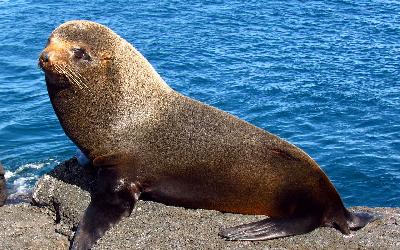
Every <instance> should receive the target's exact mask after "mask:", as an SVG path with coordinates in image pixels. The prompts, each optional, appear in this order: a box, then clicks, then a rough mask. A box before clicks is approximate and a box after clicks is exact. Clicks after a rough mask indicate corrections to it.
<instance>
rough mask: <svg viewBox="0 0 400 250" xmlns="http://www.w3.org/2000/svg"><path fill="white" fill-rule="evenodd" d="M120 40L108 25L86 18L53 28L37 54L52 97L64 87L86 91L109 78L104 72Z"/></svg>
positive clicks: (76, 90)
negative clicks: (44, 44)
mask: <svg viewBox="0 0 400 250" xmlns="http://www.w3.org/2000/svg"><path fill="white" fill-rule="evenodd" d="M121 40H122V39H121V38H120V37H119V36H118V35H117V34H115V33H114V32H113V31H111V30H110V29H109V28H107V27H105V26H103V25H100V24H97V23H93V22H89V21H70V22H67V23H64V24H62V25H61V26H59V27H58V28H57V29H56V30H54V31H53V32H52V34H51V35H50V37H49V39H48V42H47V45H46V48H45V49H44V50H43V52H42V53H41V55H40V57H39V66H40V67H41V68H42V69H43V71H44V72H45V76H46V83H47V87H48V90H49V93H50V95H51V97H52V95H54V94H57V93H58V92H59V91H65V90H70V91H73V92H74V93H75V94H77V93H87V92H90V91H93V90H95V89H97V88H98V87H97V86H96V87H94V86H93V85H101V84H102V83H103V84H104V83H105V82H110V79H107V74H106V72H107V71H108V70H109V67H110V66H111V65H110V64H111V62H112V60H113V58H114V57H115V54H116V53H115V50H118V49H119V48H118V47H119V45H120V44H121ZM122 44H124V43H122ZM117 54H118V53H117ZM93 76H97V77H93ZM100 78H102V79H100Z"/></svg>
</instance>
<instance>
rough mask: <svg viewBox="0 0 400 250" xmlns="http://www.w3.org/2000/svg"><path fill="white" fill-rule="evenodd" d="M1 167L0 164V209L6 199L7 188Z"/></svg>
mask: <svg viewBox="0 0 400 250" xmlns="http://www.w3.org/2000/svg"><path fill="white" fill-rule="evenodd" d="M4 175H5V172H4V168H3V165H1V163H0V207H1V206H3V205H4V203H5V202H6V199H7V186H6V178H5V176H4Z"/></svg>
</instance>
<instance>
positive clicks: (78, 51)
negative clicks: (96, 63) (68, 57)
mask: <svg viewBox="0 0 400 250" xmlns="http://www.w3.org/2000/svg"><path fill="white" fill-rule="evenodd" d="M72 52H73V53H74V56H75V58H76V59H83V60H87V61H89V60H90V56H89V54H88V53H86V51H85V49H82V48H73V49H72Z"/></svg>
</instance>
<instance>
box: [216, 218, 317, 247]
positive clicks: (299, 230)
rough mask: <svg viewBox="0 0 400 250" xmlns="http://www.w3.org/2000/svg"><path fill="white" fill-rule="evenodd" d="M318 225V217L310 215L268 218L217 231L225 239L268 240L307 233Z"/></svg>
mask: <svg viewBox="0 0 400 250" xmlns="http://www.w3.org/2000/svg"><path fill="white" fill-rule="evenodd" d="M318 226H319V224H318V218H316V217H312V216H307V217H296V218H286V219H272V218H268V219H265V220H262V221H257V222H253V223H249V224H244V225H240V226H236V227H231V228H227V229H224V230H222V231H220V232H219V236H221V237H223V238H225V239H227V240H254V241H255V240H270V239H275V238H281V237H285V236H291V235H297V234H304V233H308V232H310V231H312V230H314V229H315V228H317V227H318Z"/></svg>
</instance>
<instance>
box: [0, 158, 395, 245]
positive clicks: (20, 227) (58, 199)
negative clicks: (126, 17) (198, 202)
mask: <svg viewBox="0 0 400 250" xmlns="http://www.w3.org/2000/svg"><path fill="white" fill-rule="evenodd" d="M93 180H94V173H92V172H91V171H90V170H89V169H85V168H82V167H80V166H78V164H77V161H76V160H75V159H71V160H68V161H66V162H64V163H63V164H60V165H59V166H57V167H56V168H55V169H54V170H53V171H51V172H50V173H48V174H46V175H44V176H43V177H42V178H41V179H40V180H39V181H38V183H37V184H36V187H35V188H34V190H33V195H32V201H31V203H19V204H6V205H5V206H3V207H0V246H1V249H68V246H69V240H71V239H72V236H73V233H74V231H75V230H76V226H77V224H78V221H79V218H80V216H81V215H82V213H83V211H84V210H85V208H86V206H87V205H88V203H89V201H90V191H91V190H92V188H93V184H94V181H93ZM351 210H357V211H371V212H375V213H379V214H381V215H382V218H381V219H379V220H377V221H374V222H373V223H371V224H369V225H367V226H366V227H365V228H363V229H361V230H358V231H354V232H352V234H351V235H349V236H345V235H342V234H341V233H340V232H338V231H336V230H335V229H332V228H319V229H317V230H314V231H313V232H311V233H308V234H305V235H300V236H294V237H287V238H282V239H277V240H272V241H262V242H231V241H225V240H223V239H221V238H219V237H218V235H217V233H218V231H219V229H221V228H225V227H229V226H234V225H239V224H242V223H246V222H251V221H255V220H259V219H260V218H263V216H245V215H238V214H228V213H220V212H217V211H209V210H201V209H198V210H193V209H184V208H178V207H169V206H165V205H162V204H159V203H154V202H148V201H140V202H139V204H138V206H137V208H136V211H134V212H133V213H132V215H131V216H130V217H129V218H126V219H124V220H123V221H122V222H120V223H119V224H117V225H116V226H115V227H114V228H112V229H111V230H109V231H108V232H107V233H106V235H105V236H104V237H103V238H101V239H100V241H99V242H98V243H97V244H96V246H95V248H94V249H400V208H368V207H354V208H351Z"/></svg>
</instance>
